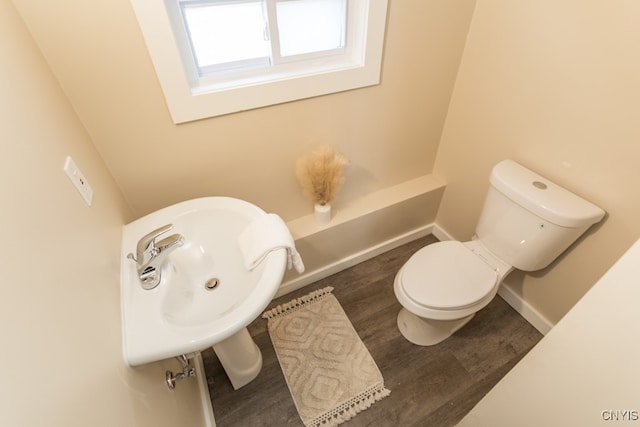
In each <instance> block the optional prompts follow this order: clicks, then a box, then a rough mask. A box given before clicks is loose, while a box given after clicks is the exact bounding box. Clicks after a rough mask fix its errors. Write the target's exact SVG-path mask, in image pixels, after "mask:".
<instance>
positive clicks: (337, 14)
mask: <svg viewBox="0 0 640 427" xmlns="http://www.w3.org/2000/svg"><path fill="white" fill-rule="evenodd" d="M345 3H346V0H286V1H278V3H277V5H276V13H277V19H278V35H279V36H280V55H282V56H291V55H300V54H303V53H312V52H321V51H324V50H331V49H339V48H342V47H344V29H345V18H346V4H345Z"/></svg>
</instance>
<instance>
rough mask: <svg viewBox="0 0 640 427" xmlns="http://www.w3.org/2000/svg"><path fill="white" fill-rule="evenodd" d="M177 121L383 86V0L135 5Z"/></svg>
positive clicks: (150, 1)
mask: <svg viewBox="0 0 640 427" xmlns="http://www.w3.org/2000/svg"><path fill="white" fill-rule="evenodd" d="M132 3H133V6H134V9H135V11H136V16H137V17H138V22H139V23H140V27H141V29H142V32H143V35H144V36H145V41H146V43H147V46H148V48H149V52H150V54H151V58H152V60H153V63H154V66H155V69H156V73H157V75H158V78H159V80H160V84H161V86H162V89H163V92H164V95H165V98H166V100H167V105H168V107H169V110H170V112H171V115H172V117H173V120H174V122H175V123H182V122H186V121H191V120H197V119H201V118H205V117H212V116H217V115H222V114H228V113H232V112H236V111H242V110H247V109H251V108H258V107H262V106H266V105H272V104H277V103H281V102H288V101H292V100H296V99H303V98H308V97H312V96H318V95H324V94H328V93H334V92H339V91H344V90H349V89H355V88H358V87H364V86H370V85H374V84H378V83H379V80H380V65H381V58H382V44H383V38H384V27H385V20H386V9H387V2H386V0H164V1H158V0H155V1H154V0H132Z"/></svg>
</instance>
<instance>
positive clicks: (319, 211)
mask: <svg viewBox="0 0 640 427" xmlns="http://www.w3.org/2000/svg"><path fill="white" fill-rule="evenodd" d="M313 208H314V210H315V212H316V223H317V224H318V225H327V224H329V221H331V205H330V204H328V203H327V204H326V205H321V204H318V203H316V204H315V205H314V206H313Z"/></svg>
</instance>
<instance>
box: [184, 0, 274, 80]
mask: <svg viewBox="0 0 640 427" xmlns="http://www.w3.org/2000/svg"><path fill="white" fill-rule="evenodd" d="M182 13H183V16H184V20H185V23H186V25H187V28H188V31H189V37H190V39H191V46H192V48H193V52H194V55H195V57H196V61H197V64H198V68H199V69H200V71H202V69H203V68H205V67H211V66H217V65H222V64H229V63H235V62H242V61H249V60H254V59H256V58H264V57H270V52H271V47H270V42H269V40H268V39H267V37H266V23H265V17H264V14H263V7H262V2H261V1H240V2H238V1H236V2H228V1H226V2H219V3H217V4H216V3H215V2H209V3H197V2H190V3H186V2H185V3H182Z"/></svg>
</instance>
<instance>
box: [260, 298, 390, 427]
mask: <svg viewBox="0 0 640 427" xmlns="http://www.w3.org/2000/svg"><path fill="white" fill-rule="evenodd" d="M332 290H333V288H331V287H327V288H324V289H320V290H318V291H315V292H312V293H310V294H308V295H306V296H304V297H301V298H297V299H295V300H293V301H291V302H289V303H287V304H282V305H279V306H277V307H275V308H274V309H271V310H269V311H266V312H265V313H264V314H263V315H262V317H263V318H265V319H268V330H269V335H270V337H271V341H272V342H273V346H274V348H275V350H276V355H277V356H278V361H279V362H280V366H281V367H282V371H283V372H284V377H285V379H286V381H287V385H288V386H289V390H290V391H291V395H292V396H293V401H294V403H295V405H296V409H297V410H298V414H299V415H300V418H301V419H302V422H303V423H304V425H305V426H307V427H319V426H323V427H324V426H337V425H338V424H341V423H342V422H344V421H347V420H349V419H351V418H352V417H354V416H355V415H357V414H358V413H359V412H361V411H363V410H365V409H367V408H368V407H370V406H371V405H372V404H373V403H375V402H376V401H378V400H380V399H382V398H384V397H386V396H388V395H389V393H390V391H389V390H387V389H386V388H385V386H384V380H383V378H382V374H381V373H380V370H379V369H378V366H376V364H375V362H374V361H373V359H372V358H371V355H370V354H369V351H368V350H367V348H366V347H365V346H364V344H363V342H362V341H361V340H360V337H359V336H358V334H357V333H356V331H355V329H353V325H351V322H350V321H349V319H348V318H347V315H346V314H345V312H344V310H343V309H342V306H340V303H339V302H338V300H337V299H336V298H335V296H333V294H332V293H331V291H332Z"/></svg>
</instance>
